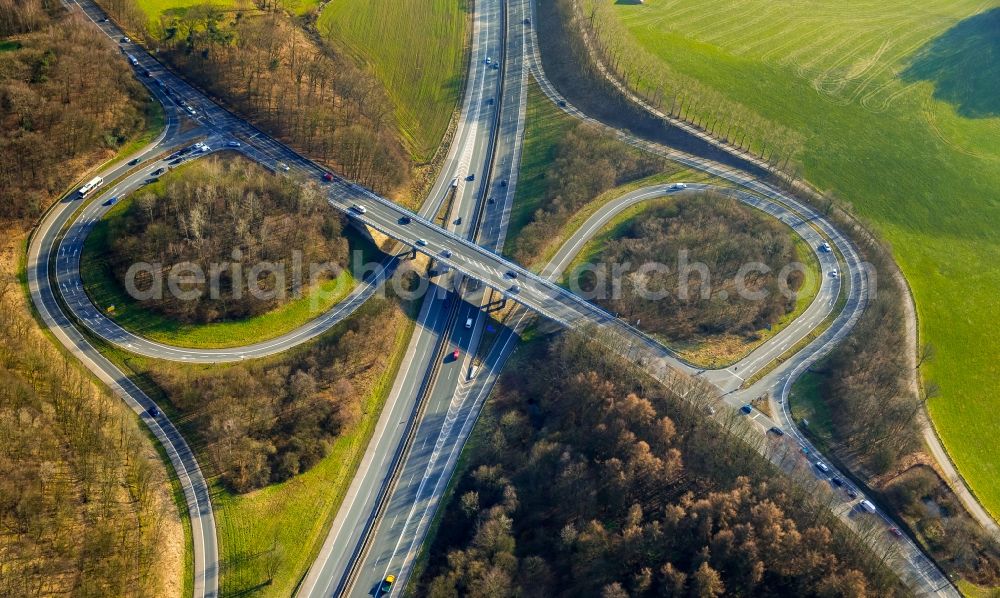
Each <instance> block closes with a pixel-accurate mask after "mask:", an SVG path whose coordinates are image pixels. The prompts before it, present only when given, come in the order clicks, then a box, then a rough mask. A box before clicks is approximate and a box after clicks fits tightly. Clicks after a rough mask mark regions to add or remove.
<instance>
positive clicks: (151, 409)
mask: <svg viewBox="0 0 1000 598" xmlns="http://www.w3.org/2000/svg"><path fill="white" fill-rule="evenodd" d="M146 413H148V414H149V417H156V416H158V415H159V414H160V410H159V409H157V408H156V405H150V406H149V409H147V410H146Z"/></svg>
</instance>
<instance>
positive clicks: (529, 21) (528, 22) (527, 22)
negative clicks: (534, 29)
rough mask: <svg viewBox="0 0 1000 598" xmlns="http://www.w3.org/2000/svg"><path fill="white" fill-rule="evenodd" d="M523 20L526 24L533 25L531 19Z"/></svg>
mask: <svg viewBox="0 0 1000 598" xmlns="http://www.w3.org/2000/svg"><path fill="white" fill-rule="evenodd" d="M521 22H522V23H524V24H525V25H531V19H525V20H523V21H521Z"/></svg>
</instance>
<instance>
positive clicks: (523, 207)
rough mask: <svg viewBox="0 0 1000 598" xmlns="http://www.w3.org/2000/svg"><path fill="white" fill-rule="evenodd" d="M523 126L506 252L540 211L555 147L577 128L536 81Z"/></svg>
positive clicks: (530, 85) (530, 82) (531, 90)
mask: <svg viewBox="0 0 1000 598" xmlns="http://www.w3.org/2000/svg"><path fill="white" fill-rule="evenodd" d="M524 122H525V125H524V144H523V146H522V148H521V167H520V169H519V170H518V175H517V189H516V190H515V191H514V205H513V206H511V209H510V222H509V224H508V226H507V239H506V241H505V243H504V250H505V251H510V249H511V248H512V247H514V245H515V243H516V242H517V235H518V233H519V232H520V231H521V229H522V228H524V227H525V225H527V224H528V223H529V222H531V217H532V215H533V214H534V213H535V211H536V210H538V208H539V207H541V202H542V200H543V199H544V197H545V173H546V171H547V170H548V168H549V166H550V165H551V164H552V161H553V160H554V159H555V157H556V146H557V145H558V144H559V140H560V139H561V138H562V137H563V136H564V135H565V134H566V133H568V132H569V131H570V129H572V128H573V127H574V126H575V125H576V123H575V121H574V120H573V119H572V118H570V116H569V115H567V114H566V113H565V112H563V111H562V110H560V109H559V107H558V106H556V105H555V104H553V103H552V102H550V101H549V99H548V98H547V97H546V96H545V94H543V93H542V90H541V89H539V87H538V84H537V83H535V80H534V79H529V84H528V104H527V107H526V108H525V116H524Z"/></svg>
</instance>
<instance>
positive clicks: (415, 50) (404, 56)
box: [317, 0, 469, 162]
mask: <svg viewBox="0 0 1000 598" xmlns="http://www.w3.org/2000/svg"><path fill="white" fill-rule="evenodd" d="M468 6H469V2H468V1H467V0H332V1H331V2H330V3H329V4H327V5H326V7H324V9H323V12H322V13H321V14H320V17H319V21H318V22H317V28H318V29H319V31H320V33H321V34H322V35H323V36H324V37H327V36H332V39H334V40H335V42H334V43H335V44H336V45H338V46H340V47H339V48H338V49H346V50H347V51H348V52H349V53H351V54H352V55H354V56H356V57H357V58H358V59H359V60H361V61H363V62H365V63H367V64H368V65H369V66H370V67H371V69H372V71H373V72H374V73H375V76H376V77H377V78H378V79H379V81H381V82H382V85H383V86H384V87H385V89H386V91H387V92H388V94H389V99H390V100H391V101H392V103H393V106H394V108H395V116H396V120H397V122H398V124H399V130H400V133H401V134H402V137H403V140H404V142H405V143H406V145H407V149H408V150H409V151H410V153H411V154H412V155H413V158H414V159H415V160H416V161H418V162H426V161H428V160H430V159H431V157H432V156H433V155H434V152H435V151H436V150H437V148H438V146H439V145H440V143H441V139H442V137H443V136H444V133H445V130H446V129H447V128H448V121H449V120H450V119H451V115H452V112H453V111H454V110H455V107H456V105H457V103H458V97H459V93H460V92H461V87H462V76H463V75H462V73H463V70H464V66H465V62H464V57H465V52H464V48H465V43H466V23H467V13H466V10H467V7H468Z"/></svg>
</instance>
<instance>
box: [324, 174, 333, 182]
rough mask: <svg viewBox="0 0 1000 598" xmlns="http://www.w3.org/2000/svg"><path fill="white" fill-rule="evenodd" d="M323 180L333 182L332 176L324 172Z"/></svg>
mask: <svg viewBox="0 0 1000 598" xmlns="http://www.w3.org/2000/svg"><path fill="white" fill-rule="evenodd" d="M323 180H324V181H326V182H328V183H329V182H330V181H332V180H333V175H332V174H330V173H329V172H324V173H323Z"/></svg>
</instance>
